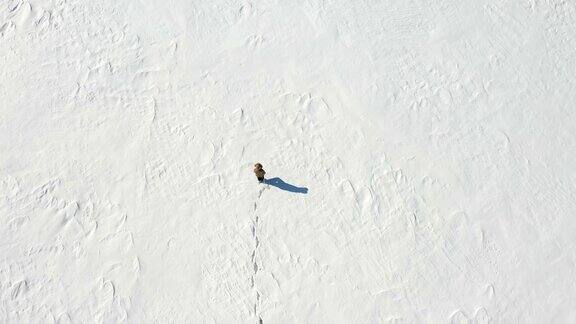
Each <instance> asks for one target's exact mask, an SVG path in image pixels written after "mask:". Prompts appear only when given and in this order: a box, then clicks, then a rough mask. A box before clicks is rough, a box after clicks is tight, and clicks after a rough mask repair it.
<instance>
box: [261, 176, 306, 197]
mask: <svg viewBox="0 0 576 324" xmlns="http://www.w3.org/2000/svg"><path fill="white" fill-rule="evenodd" d="M264 183H266V184H269V185H271V186H274V187H276V188H279V189H282V190H286V191H290V192H296V193H301V194H307V193H308V188H305V187H302V188H301V187H296V186H293V185H291V184H289V183H286V182H284V181H282V179H280V178H272V179H264Z"/></svg>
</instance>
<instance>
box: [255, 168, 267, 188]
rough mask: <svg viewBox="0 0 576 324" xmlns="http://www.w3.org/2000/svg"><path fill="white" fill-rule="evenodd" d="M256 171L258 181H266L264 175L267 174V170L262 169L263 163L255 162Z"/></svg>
mask: <svg viewBox="0 0 576 324" xmlns="http://www.w3.org/2000/svg"><path fill="white" fill-rule="evenodd" d="M254 173H255V174H256V178H257V179H258V182H260V183H261V182H262V181H264V175H265V174H266V171H264V169H262V164H260V163H256V164H254Z"/></svg>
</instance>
